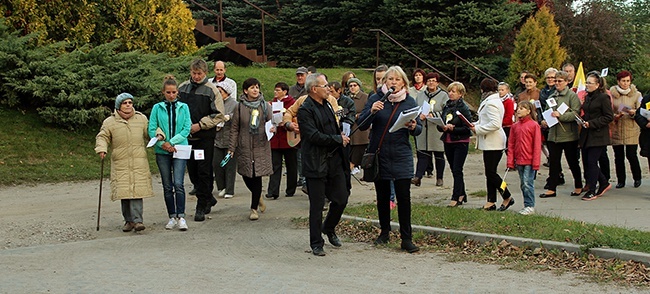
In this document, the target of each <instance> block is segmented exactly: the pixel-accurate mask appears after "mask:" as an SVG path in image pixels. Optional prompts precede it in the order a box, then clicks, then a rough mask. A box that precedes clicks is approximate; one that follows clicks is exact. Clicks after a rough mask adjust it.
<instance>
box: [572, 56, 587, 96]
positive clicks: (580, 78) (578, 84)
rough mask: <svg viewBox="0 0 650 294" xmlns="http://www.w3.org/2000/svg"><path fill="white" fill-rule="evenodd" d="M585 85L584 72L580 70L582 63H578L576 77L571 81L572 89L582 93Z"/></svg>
mask: <svg viewBox="0 0 650 294" xmlns="http://www.w3.org/2000/svg"><path fill="white" fill-rule="evenodd" d="M586 85H587V79H586V78H585V70H584V69H583V68H582V62H580V65H578V69H577V70H576V76H575V78H574V79H573V88H574V89H577V90H576V93H577V92H580V91H584V90H585V87H586Z"/></svg>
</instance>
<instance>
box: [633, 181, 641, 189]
mask: <svg viewBox="0 0 650 294" xmlns="http://www.w3.org/2000/svg"><path fill="white" fill-rule="evenodd" d="M638 187H641V180H634V188H638Z"/></svg>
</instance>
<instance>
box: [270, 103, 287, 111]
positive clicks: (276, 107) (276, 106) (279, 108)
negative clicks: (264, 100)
mask: <svg viewBox="0 0 650 294" xmlns="http://www.w3.org/2000/svg"><path fill="white" fill-rule="evenodd" d="M271 107H272V109H273V112H276V111H277V112H280V111H282V108H284V103H283V102H282V101H278V102H273V103H271Z"/></svg>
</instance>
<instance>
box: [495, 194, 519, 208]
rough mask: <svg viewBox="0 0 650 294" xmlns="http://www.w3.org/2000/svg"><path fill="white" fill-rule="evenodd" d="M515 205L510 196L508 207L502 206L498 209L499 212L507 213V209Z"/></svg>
mask: <svg viewBox="0 0 650 294" xmlns="http://www.w3.org/2000/svg"><path fill="white" fill-rule="evenodd" d="M514 204H515V199H514V198H512V196H510V201H509V202H508V205H503V204H501V207H499V208H497V210H498V211H505V210H506V209H508V208H510V206H513V205H514Z"/></svg>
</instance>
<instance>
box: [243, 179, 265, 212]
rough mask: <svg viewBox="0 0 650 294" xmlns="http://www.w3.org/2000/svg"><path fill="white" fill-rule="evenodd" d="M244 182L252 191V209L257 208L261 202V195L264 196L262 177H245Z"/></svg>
mask: <svg viewBox="0 0 650 294" xmlns="http://www.w3.org/2000/svg"><path fill="white" fill-rule="evenodd" d="M242 178H243V179H244V183H245V184H246V187H247V188H248V190H250V191H251V209H255V210H257V206H258V205H259V204H260V196H262V177H253V178H249V177H245V176H242Z"/></svg>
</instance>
